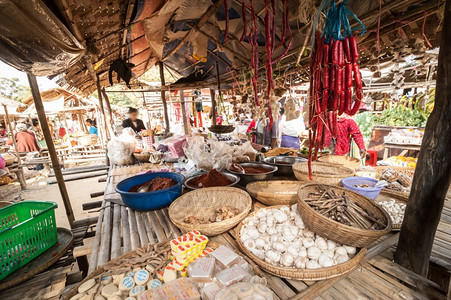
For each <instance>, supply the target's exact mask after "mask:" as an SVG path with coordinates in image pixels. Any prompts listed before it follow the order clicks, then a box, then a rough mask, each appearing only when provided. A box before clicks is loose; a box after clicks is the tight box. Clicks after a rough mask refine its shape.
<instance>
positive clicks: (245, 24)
mask: <svg viewBox="0 0 451 300" xmlns="http://www.w3.org/2000/svg"><path fill="white" fill-rule="evenodd" d="M244 1H245V0H243V2H242V3H241V19H242V20H243V33H242V34H241V38H240V43H241V42H242V41H244V39H245V38H246V35H247V20H246V4H245V3H244Z"/></svg>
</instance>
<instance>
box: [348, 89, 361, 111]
mask: <svg viewBox="0 0 451 300" xmlns="http://www.w3.org/2000/svg"><path fill="white" fill-rule="evenodd" d="M356 95H357V94H356ZM360 96H361V95H360ZM361 104H362V100H360V99H358V98H357V97H356V99H355V101H354V105H353V106H352V109H351V112H350V113H349V115H350V116H353V115H355V114H356V113H357V112H358V111H359V109H360V106H361Z"/></svg>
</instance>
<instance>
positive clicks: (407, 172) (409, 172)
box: [373, 166, 415, 178]
mask: <svg viewBox="0 0 451 300" xmlns="http://www.w3.org/2000/svg"><path fill="white" fill-rule="evenodd" d="M373 168H374V169H375V170H376V171H377V173H379V175H381V174H382V173H384V171H385V170H387V169H390V168H391V169H393V170H395V171H396V172H398V173H402V174H404V175H407V176H409V177H410V178H413V174H415V168H410V167H395V166H376V167H373Z"/></svg>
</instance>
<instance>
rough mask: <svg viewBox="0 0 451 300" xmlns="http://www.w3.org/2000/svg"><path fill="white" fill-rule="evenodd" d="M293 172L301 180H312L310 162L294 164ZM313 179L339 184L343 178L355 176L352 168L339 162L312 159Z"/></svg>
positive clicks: (319, 181)
mask: <svg viewBox="0 0 451 300" xmlns="http://www.w3.org/2000/svg"><path fill="white" fill-rule="evenodd" d="M293 172H294V175H295V176H296V178H297V179H298V180H300V181H310V182H311V180H310V179H309V174H308V162H300V163H297V164H295V165H293ZM312 173H313V181H316V182H318V183H324V184H332V185H337V184H338V183H340V181H341V180H342V179H343V178H346V177H351V176H354V171H353V170H352V169H350V168H347V167H343V166H340V165H337V164H332V163H325V162H319V161H312Z"/></svg>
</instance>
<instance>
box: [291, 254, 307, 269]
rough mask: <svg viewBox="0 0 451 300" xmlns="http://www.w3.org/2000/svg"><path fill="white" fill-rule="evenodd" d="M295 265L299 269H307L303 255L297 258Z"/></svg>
mask: <svg viewBox="0 0 451 300" xmlns="http://www.w3.org/2000/svg"><path fill="white" fill-rule="evenodd" d="M294 265H295V266H296V268H297V269H305V260H304V259H303V258H301V257H298V258H296V260H295V261H294Z"/></svg>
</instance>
